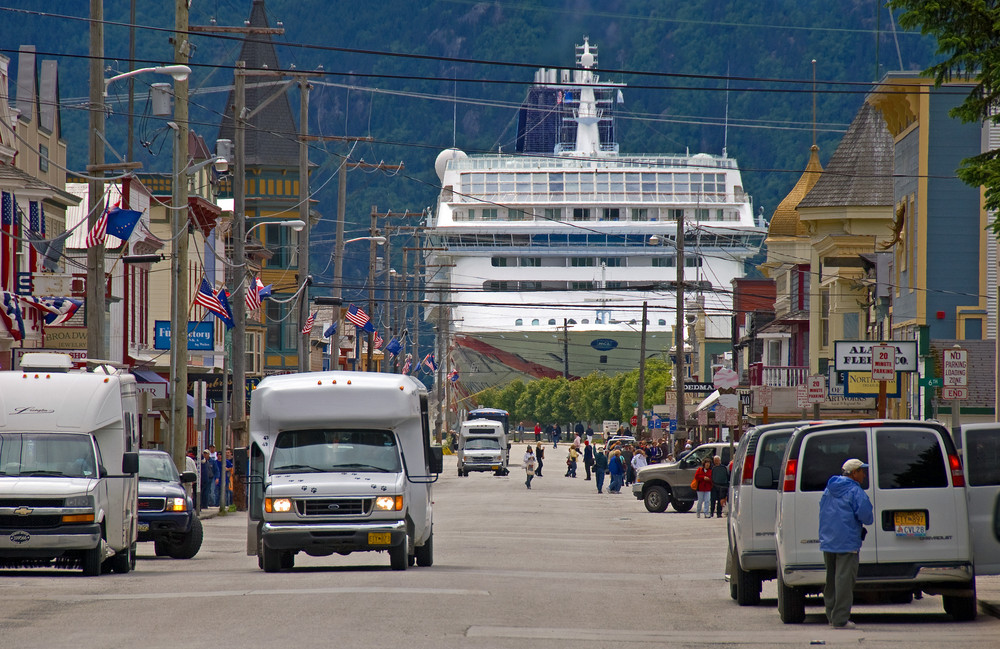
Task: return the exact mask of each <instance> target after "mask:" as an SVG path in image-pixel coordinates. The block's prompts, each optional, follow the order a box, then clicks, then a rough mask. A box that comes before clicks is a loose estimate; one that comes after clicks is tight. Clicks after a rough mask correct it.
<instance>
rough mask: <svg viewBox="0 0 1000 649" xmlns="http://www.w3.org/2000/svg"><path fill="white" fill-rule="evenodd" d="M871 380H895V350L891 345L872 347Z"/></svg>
mask: <svg viewBox="0 0 1000 649" xmlns="http://www.w3.org/2000/svg"><path fill="white" fill-rule="evenodd" d="M871 354H872V378H873V379H875V380H876V381H893V380H895V378H896V348H895V347H893V346H892V345H872V348H871Z"/></svg>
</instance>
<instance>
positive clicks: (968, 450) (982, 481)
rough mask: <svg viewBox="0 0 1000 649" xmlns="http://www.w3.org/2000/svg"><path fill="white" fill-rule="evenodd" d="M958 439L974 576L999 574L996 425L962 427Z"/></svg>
mask: <svg viewBox="0 0 1000 649" xmlns="http://www.w3.org/2000/svg"><path fill="white" fill-rule="evenodd" d="M959 436H960V440H959V443H960V444H961V447H962V449H963V455H964V457H963V464H964V466H965V487H966V488H965V495H966V499H967V502H968V504H969V505H968V506H969V533H970V534H971V535H972V552H973V559H974V561H975V564H976V574H977V575H996V574H1000V424H995V423H991V424H973V425H970V426H962V429H961V431H960V433H959Z"/></svg>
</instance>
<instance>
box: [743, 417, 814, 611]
mask: <svg viewBox="0 0 1000 649" xmlns="http://www.w3.org/2000/svg"><path fill="white" fill-rule="evenodd" d="M808 423H810V422H804V421H796V422H781V423H777V424H766V425H763V426H756V427H754V428H751V429H750V430H748V431H747V432H746V433H744V434H743V437H742V438H741V439H740V445H739V446H738V447H737V448H736V457H735V458H734V459H733V472H732V473H733V477H732V479H731V480H730V482H729V521H728V532H729V554H728V556H727V557H726V572H727V574H728V575H729V593H730V595H732V597H733V599H735V600H736V602H737V603H738V604H739V605H740V606H755V605H756V604H759V603H760V591H761V582H763V581H765V580H768V579H774V578H775V576H776V574H777V573H776V567H777V561H778V560H777V556H776V553H775V548H774V506H775V503H776V501H777V499H778V487H779V486H780V484H779V481H778V477H779V476H780V475H781V459H782V457H784V455H785V446H786V445H787V444H788V439H789V438H790V437H791V436H792V433H793V432H794V431H795V429H796V428H799V427H800V426H804V425H807V424H808ZM812 423H820V422H812Z"/></svg>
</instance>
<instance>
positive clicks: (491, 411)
mask: <svg viewBox="0 0 1000 649" xmlns="http://www.w3.org/2000/svg"><path fill="white" fill-rule="evenodd" d="M466 419H467V420H473V419H492V420H493V421H499V422H500V423H501V424H503V432H504V434H506V435H510V413H509V412H507V411H506V410H501V409H500V408H476V409H475V410H470V411H469V414H468V415H466Z"/></svg>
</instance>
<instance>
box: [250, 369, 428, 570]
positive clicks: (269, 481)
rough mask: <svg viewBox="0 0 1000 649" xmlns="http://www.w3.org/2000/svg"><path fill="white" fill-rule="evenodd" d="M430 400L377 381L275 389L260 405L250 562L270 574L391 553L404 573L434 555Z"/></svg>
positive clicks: (411, 388)
mask: <svg viewBox="0 0 1000 649" xmlns="http://www.w3.org/2000/svg"><path fill="white" fill-rule="evenodd" d="M427 413H428V407H427V391H426V389H425V388H424V386H423V385H422V384H421V383H420V382H418V381H417V380H416V379H414V378H412V377H408V376H401V375H398V374H379V373H375V372H303V373H298V374H286V375H281V376H269V377H266V378H264V380H262V381H261V382H260V384H259V385H258V386H257V389H256V390H254V392H253V394H252V397H251V400H250V475H249V491H250V502H249V522H248V527H247V554H248V555H257V564H258V566H259V567H260V568H263V569H264V571H265V572H277V571H280V570H284V569H289V568H292V567H293V566H294V563H295V555H296V554H297V553H299V552H304V553H306V554H308V555H310V556H321V557H322V556H329V555H331V554H333V553H335V552H336V553H338V554H342V555H347V554H350V553H351V552H364V551H386V552H388V553H389V559H390V564H391V566H392V569H393V570H405V569H406V568H407V567H408V566H410V565H413V563H416V564H417V565H419V566H430V565H431V564H432V563H433V561H434V555H433V540H434V527H433V516H432V514H433V512H432V502H431V484H432V483H433V482H435V481H436V480H437V477H438V475H439V474H440V473H441V466H442V459H441V448H440V447H432V446H431V443H430V428H429V425H428V417H427Z"/></svg>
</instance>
